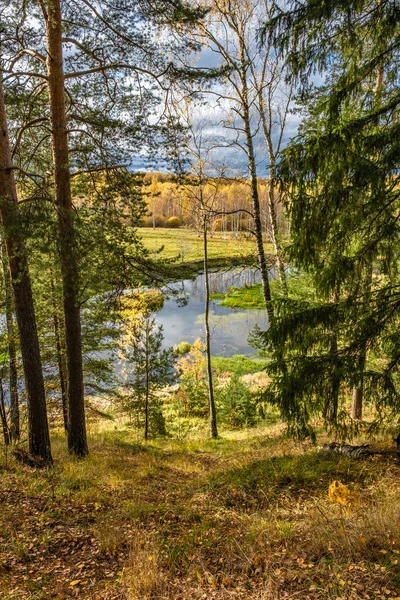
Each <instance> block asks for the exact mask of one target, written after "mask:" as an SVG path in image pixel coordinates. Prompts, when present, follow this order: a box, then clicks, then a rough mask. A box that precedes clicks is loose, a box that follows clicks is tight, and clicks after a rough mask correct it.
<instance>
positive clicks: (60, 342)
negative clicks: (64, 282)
mask: <svg viewBox="0 0 400 600" xmlns="http://www.w3.org/2000/svg"><path fill="white" fill-rule="evenodd" d="M50 286H51V300H52V304H53V324H54V336H55V338H56V351H57V364H58V374H59V377H60V388H61V405H62V414H63V422H64V429H65V431H66V432H68V428H69V423H68V394H67V366H66V364H65V347H64V346H65V344H64V335H63V330H62V323H61V320H60V317H59V313H58V306H57V300H56V292H55V285H54V275H53V270H52V269H50Z"/></svg>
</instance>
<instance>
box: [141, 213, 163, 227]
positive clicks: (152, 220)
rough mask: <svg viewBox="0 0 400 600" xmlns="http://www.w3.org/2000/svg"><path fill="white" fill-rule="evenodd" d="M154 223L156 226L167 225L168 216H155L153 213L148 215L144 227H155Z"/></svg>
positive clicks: (144, 220)
mask: <svg viewBox="0 0 400 600" xmlns="http://www.w3.org/2000/svg"><path fill="white" fill-rule="evenodd" d="M153 223H154V225H155V227H165V223H166V218H165V217H164V215H154V218H153V216H152V215H147V217H145V218H144V219H143V227H153Z"/></svg>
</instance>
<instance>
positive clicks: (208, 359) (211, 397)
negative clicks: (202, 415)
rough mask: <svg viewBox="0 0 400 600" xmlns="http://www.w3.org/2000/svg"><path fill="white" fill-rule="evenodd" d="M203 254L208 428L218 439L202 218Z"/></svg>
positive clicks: (208, 289) (205, 251)
mask: <svg viewBox="0 0 400 600" xmlns="http://www.w3.org/2000/svg"><path fill="white" fill-rule="evenodd" d="M203 253H204V287H205V300H204V327H205V330H206V362H207V377H208V400H209V406H210V428H211V437H213V438H217V437H218V428H217V411H216V408H215V398H214V386H213V375H212V369H211V338H210V324H209V313H210V282H209V280H208V244H207V217H206V216H204V218H203Z"/></svg>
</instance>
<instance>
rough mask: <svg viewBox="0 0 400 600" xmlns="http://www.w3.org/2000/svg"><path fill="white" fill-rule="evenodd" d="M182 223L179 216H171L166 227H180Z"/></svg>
mask: <svg viewBox="0 0 400 600" xmlns="http://www.w3.org/2000/svg"><path fill="white" fill-rule="evenodd" d="M181 225H182V223H181V220H180V218H179V217H170V218H169V219H167V222H166V223H165V227H169V228H170V229H178V227H180V226H181Z"/></svg>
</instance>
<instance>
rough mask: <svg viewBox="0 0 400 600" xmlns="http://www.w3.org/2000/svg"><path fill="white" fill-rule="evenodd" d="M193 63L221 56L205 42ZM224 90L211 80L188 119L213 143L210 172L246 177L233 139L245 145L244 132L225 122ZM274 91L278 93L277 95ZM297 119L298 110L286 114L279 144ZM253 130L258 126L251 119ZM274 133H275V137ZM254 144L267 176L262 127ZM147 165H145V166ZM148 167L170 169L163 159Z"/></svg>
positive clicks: (205, 64)
mask: <svg viewBox="0 0 400 600" xmlns="http://www.w3.org/2000/svg"><path fill="white" fill-rule="evenodd" d="M194 62H195V66H196V67H198V68H216V67H218V65H219V63H220V57H219V55H217V54H216V53H215V52H214V51H213V50H212V49H211V48H209V47H206V46H204V47H203V49H202V50H201V51H200V52H199V53H198V54H197V56H196V57H194ZM224 93H226V88H225V87H224V86H222V85H221V84H217V83H216V84H214V85H213V86H212V87H211V89H210V90H209V91H208V92H207V93H205V94H203V96H202V99H201V100H200V101H196V102H194V103H192V104H191V105H190V113H191V120H192V123H193V126H194V129H195V131H197V132H199V131H200V130H201V132H202V139H204V140H205V146H207V145H209V146H216V147H215V149H214V150H213V151H212V152H210V156H209V158H210V167H209V172H210V175H214V174H217V173H218V172H219V171H220V170H221V169H224V171H225V175H230V176H232V177H246V176H247V175H248V168H247V159H246V155H245V153H244V152H243V150H242V149H241V148H240V147H238V144H237V143H236V142H239V144H241V145H244V135H243V133H240V134H239V136H238V133H237V131H232V129H229V128H227V127H226V126H224V124H225V123H226V121H227V120H229V115H231V114H232V106H233V105H234V103H232V102H229V101H226V100H225V101H224V100H221V98H218V95H219V94H224ZM279 93H280V92H279V90H278V91H277V97H278V96H279ZM299 123H300V117H299V115H298V114H294V113H293V112H292V111H290V112H289V114H288V116H287V121H286V126H285V129H284V133H283V140H282V145H281V148H284V147H285V146H286V145H287V143H288V142H289V140H291V139H292V138H293V137H294V136H295V135H296V133H297V130H298V126H299ZM235 124H237V125H239V126H241V122H240V119H236V123H235ZM253 126H254V130H256V129H257V126H256V123H255V122H254V121H253ZM276 138H277V134H276V135H275V139H276ZM254 145H255V150H256V162H257V169H258V175H259V176H260V177H268V156H267V152H266V145H265V142H264V138H263V135H262V133H261V131H259V132H258V133H256V134H255V136H254ZM142 165H143V163H142V162H141V160H140V159H138V160H137V161H135V164H132V168H133V169H136V170H139V169H140V168H142ZM146 168H147V169H148V165H147V167H146ZM151 170H156V171H157V170H158V171H170V170H171V166H170V165H168V163H167V162H166V161H165V160H162V161H159V162H158V163H157V164H154V165H152V167H151Z"/></svg>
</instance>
